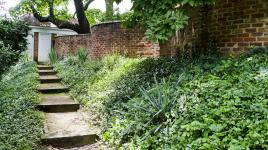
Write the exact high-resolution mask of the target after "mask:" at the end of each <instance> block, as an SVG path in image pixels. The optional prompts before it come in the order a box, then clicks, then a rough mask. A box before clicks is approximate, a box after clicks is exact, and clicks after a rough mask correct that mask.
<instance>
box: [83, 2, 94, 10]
mask: <svg viewBox="0 0 268 150" xmlns="http://www.w3.org/2000/svg"><path fill="white" fill-rule="evenodd" d="M93 1H94V0H88V1H87V2H86V3H85V4H84V10H87V9H88V6H89V5H90V4H91V3H92V2H93Z"/></svg>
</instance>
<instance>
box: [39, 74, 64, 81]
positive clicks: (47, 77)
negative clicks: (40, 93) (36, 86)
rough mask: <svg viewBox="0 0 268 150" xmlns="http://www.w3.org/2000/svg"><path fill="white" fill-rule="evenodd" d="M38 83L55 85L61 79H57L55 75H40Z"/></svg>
mask: <svg viewBox="0 0 268 150" xmlns="http://www.w3.org/2000/svg"><path fill="white" fill-rule="evenodd" d="M39 81H40V82H41V83H55V82H60V81H61V78H59V77H57V76H56V75H42V76H39Z"/></svg>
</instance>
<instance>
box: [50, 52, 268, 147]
mask: <svg viewBox="0 0 268 150" xmlns="http://www.w3.org/2000/svg"><path fill="white" fill-rule="evenodd" d="M55 66H56V68H57V70H58V71H59V75H60V76H61V77H63V79H64V81H65V82H66V83H67V84H68V85H70V87H71V88H72V94H73V96H74V97H75V98H76V99H77V100H78V101H80V102H81V103H83V104H84V105H85V106H86V107H87V108H89V109H90V110H92V111H94V114H97V116H95V117H96V120H99V119H100V120H101V125H102V127H103V139H105V140H106V141H108V142H110V143H111V144H114V145H115V146H116V147H117V148H119V149H120V148H121V149H204V150H207V149H230V150H238V149H239V150H240V149H260V150H262V149H263V150H264V149H268V95H267V93H268V54H267V53H259V54H252V55H249V56H245V57H241V58H239V59H235V58H229V59H220V60H216V59H215V58H214V59H212V58H208V57H206V58H201V59H199V60H197V61H195V62H191V63H190V62H188V63H180V62H178V61H177V60H175V59H169V58H159V59H152V58H148V59H131V58H124V57H120V56H108V57H106V58H104V59H102V60H100V61H92V60H84V61H80V59H79V58H78V56H76V57H69V58H67V59H65V60H62V61H60V62H58V63H56V64H55ZM97 118H98V119H97Z"/></svg>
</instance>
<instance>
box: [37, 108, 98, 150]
mask: <svg viewBox="0 0 268 150" xmlns="http://www.w3.org/2000/svg"><path fill="white" fill-rule="evenodd" d="M97 140H98V136H97V131H94V130H90V129H89V127H88V124H87V123H86V122H85V121H84V119H83V115H82V114H80V113H79V112H68V113H47V114H46V123H45V135H44V136H43V137H42V143H43V144H44V145H51V146H54V147H77V146H83V145H87V144H93V143H95V142H96V141H97Z"/></svg>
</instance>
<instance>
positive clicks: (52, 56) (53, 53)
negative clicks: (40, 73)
mask: <svg viewBox="0 0 268 150" xmlns="http://www.w3.org/2000/svg"><path fill="white" fill-rule="evenodd" d="M48 57H49V60H50V63H51V64H55V63H56V62H57V61H58V54H57V52H56V51H55V50H54V49H51V51H50V53H49V54H48Z"/></svg>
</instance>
